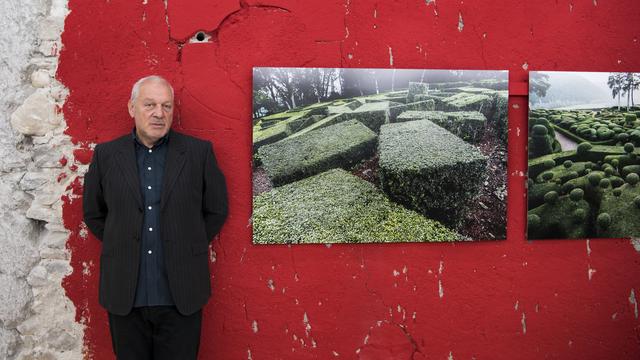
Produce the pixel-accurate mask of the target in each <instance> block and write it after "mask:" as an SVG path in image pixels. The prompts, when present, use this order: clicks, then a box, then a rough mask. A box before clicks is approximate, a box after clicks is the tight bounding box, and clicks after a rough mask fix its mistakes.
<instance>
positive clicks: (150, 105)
mask: <svg viewBox="0 0 640 360" xmlns="http://www.w3.org/2000/svg"><path fill="white" fill-rule="evenodd" d="M144 107H146V108H152V107H153V104H144Z"/></svg>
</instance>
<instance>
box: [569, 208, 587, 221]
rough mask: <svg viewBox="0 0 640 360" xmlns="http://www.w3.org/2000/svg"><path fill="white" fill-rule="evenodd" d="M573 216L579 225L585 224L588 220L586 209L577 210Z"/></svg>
mask: <svg viewBox="0 0 640 360" xmlns="http://www.w3.org/2000/svg"><path fill="white" fill-rule="evenodd" d="M571 215H572V217H573V221H574V222H577V223H579V222H583V221H584V220H585V219H586V218H587V213H586V212H585V211H584V209H575V210H574V211H573V214H571Z"/></svg>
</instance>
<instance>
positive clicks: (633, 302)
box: [629, 289, 638, 319]
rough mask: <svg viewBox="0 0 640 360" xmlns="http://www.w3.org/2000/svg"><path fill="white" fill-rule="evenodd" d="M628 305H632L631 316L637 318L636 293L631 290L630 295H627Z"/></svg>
mask: <svg viewBox="0 0 640 360" xmlns="http://www.w3.org/2000/svg"><path fill="white" fill-rule="evenodd" d="M629 304H631V305H633V314H634V315H635V317H636V319H637V318H638V302H637V301H636V293H635V291H634V290H633V289H631V293H630V294H629Z"/></svg>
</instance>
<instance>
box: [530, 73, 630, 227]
mask: <svg viewBox="0 0 640 360" xmlns="http://www.w3.org/2000/svg"><path fill="white" fill-rule="evenodd" d="M639 87H640V74H639V73H587V72H531V73H530V82H529V99H530V103H529V109H530V110H529V125H528V128H529V146H528V152H529V173H528V216H527V218H528V219H527V220H528V221H527V234H528V238H530V239H576V238H628V237H637V236H640V184H638V180H639V179H640V178H639V174H640V156H639V155H640V107H639V106H636V102H637V101H638V99H637V94H634V92H636V91H635V90H638V88H639Z"/></svg>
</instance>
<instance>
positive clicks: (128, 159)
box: [117, 138, 142, 208]
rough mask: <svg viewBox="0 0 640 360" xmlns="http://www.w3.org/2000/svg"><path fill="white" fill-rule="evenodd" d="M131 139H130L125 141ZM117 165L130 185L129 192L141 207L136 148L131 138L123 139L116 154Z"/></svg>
mask: <svg viewBox="0 0 640 360" xmlns="http://www.w3.org/2000/svg"><path fill="white" fill-rule="evenodd" d="M126 140H131V141H126ZM117 156H118V161H117V163H118V165H119V166H120V169H121V170H122V173H123V175H124V178H125V180H126V181H127V183H128V184H129V186H130V187H131V193H132V194H133V197H134V198H135V199H136V201H137V202H138V206H139V207H140V208H142V195H141V194H140V179H139V178H138V164H136V149H135V144H134V143H133V139H130V138H129V139H125V142H124V146H122V149H121V150H120V152H118V154H117Z"/></svg>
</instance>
